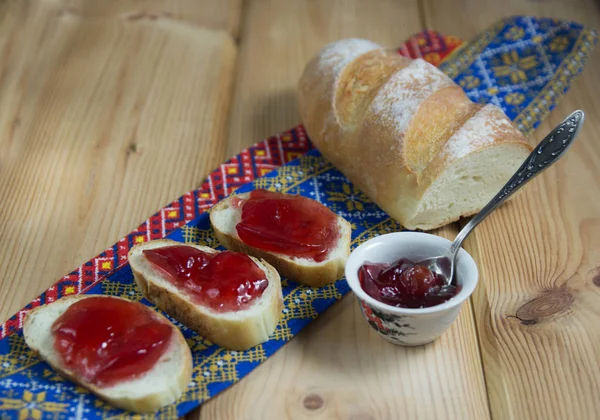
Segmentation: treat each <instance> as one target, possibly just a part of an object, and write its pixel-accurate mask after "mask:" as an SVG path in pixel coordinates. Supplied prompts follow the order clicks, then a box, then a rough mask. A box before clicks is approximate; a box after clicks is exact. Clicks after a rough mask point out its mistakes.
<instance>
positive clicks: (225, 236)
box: [210, 193, 351, 287]
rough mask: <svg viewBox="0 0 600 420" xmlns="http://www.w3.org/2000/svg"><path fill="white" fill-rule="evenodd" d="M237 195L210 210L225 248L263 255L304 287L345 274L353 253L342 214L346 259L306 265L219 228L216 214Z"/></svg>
mask: <svg viewBox="0 0 600 420" xmlns="http://www.w3.org/2000/svg"><path fill="white" fill-rule="evenodd" d="M248 195H249V193H244V194H239V195H237V197H239V198H245V197H247V196H248ZM233 197H234V196H230V197H227V198H226V199H224V200H222V201H220V202H219V203H217V204H216V205H214V206H213V207H212V208H211V209H210V221H211V225H212V227H213V231H214V233H215V236H216V238H217V240H218V241H219V243H221V245H223V246H224V247H225V248H227V249H230V250H234V251H238V252H243V253H246V254H248V255H252V256H255V257H257V258H262V259H264V260H265V261H267V262H268V263H269V264H271V265H272V266H273V267H275V269H276V270H277V271H278V272H279V274H281V275H282V276H284V277H286V278H288V279H290V280H292V281H294V282H296V283H299V284H302V285H305V286H309V287H322V286H324V285H327V284H330V283H333V282H335V281H336V280H339V279H340V278H342V277H343V275H344V268H345V266H346V259H347V257H348V255H349V254H350V242H351V241H350V239H351V238H350V234H351V227H350V223H349V222H348V221H347V220H345V219H344V218H342V217H339V216H338V222H339V223H341V224H342V225H343V226H344V229H343V232H342V237H341V238H340V241H339V243H340V244H341V246H342V247H343V256H344V257H343V258H334V259H330V260H326V261H324V262H322V263H313V264H310V265H307V264H303V263H302V260H300V261H295V260H294V259H293V258H291V257H289V256H287V255H285V254H280V253H275V252H269V251H265V250H262V249H260V248H256V247H252V246H250V245H248V244H246V243H244V242H243V241H242V240H241V239H240V237H239V236H238V235H237V233H235V234H232V233H228V232H224V231H222V230H221V229H219V227H218V223H216V222H215V220H214V218H215V215H216V214H217V213H218V212H220V211H224V210H225V209H226V208H227V207H229V206H231V200H232V199H233Z"/></svg>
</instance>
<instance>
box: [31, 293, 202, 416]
mask: <svg viewBox="0 0 600 420" xmlns="http://www.w3.org/2000/svg"><path fill="white" fill-rule="evenodd" d="M90 297H110V298H116V299H123V298H120V297H117V296H106V295H95V294H88V295H73V296H65V297H63V298H60V299H58V300H56V301H54V302H52V303H49V304H46V305H42V306H39V307H37V308H34V309H33V310H31V311H30V312H28V313H27V315H26V317H25V320H24V321H23V336H24V339H25V343H26V344H27V345H28V346H29V348H31V350H33V351H34V352H35V353H37V354H38V355H39V357H40V358H41V359H42V360H44V361H45V362H46V363H48V364H49V365H50V367H52V368H53V369H54V370H55V371H56V372H57V373H59V374H60V375H61V376H63V377H64V378H66V379H67V380H69V381H71V382H73V383H75V384H77V385H79V386H81V387H82V388H85V389H87V390H88V391H90V392H91V393H93V394H95V395H96V396H97V397H99V398H100V399H102V400H104V401H106V402H107V403H108V404H110V405H113V406H115V407H118V408H122V409H124V410H128V411H132V412H136V413H151V412H154V411H156V410H158V409H160V408H162V407H164V406H166V405H169V404H172V403H174V402H175V401H176V400H177V399H179V398H180V397H181V395H182V394H183V392H184V391H185V390H186V389H187V387H188V384H189V383H190V381H191V379H192V366H193V362H192V355H191V350H190V348H189V346H188V344H187V342H186V341H185V338H184V337H183V335H182V334H181V331H180V330H179V329H178V328H177V327H176V326H175V325H173V324H172V323H171V322H170V321H169V320H168V319H167V318H165V317H164V316H163V315H162V314H160V313H158V312H155V313H156V315H157V316H158V317H159V318H160V319H162V320H163V321H166V322H167V323H168V324H169V325H170V326H171V327H172V328H173V335H172V336H171V343H170V345H169V347H168V348H167V349H166V351H165V353H164V354H163V355H162V356H161V358H160V359H159V361H158V362H157V363H156V365H155V366H154V367H153V368H152V369H151V370H150V371H148V372H146V373H145V374H143V375H142V376H140V377H138V378H135V379H131V380H127V381H124V382H122V383H118V384H116V385H113V386H109V387H98V386H95V385H93V384H90V383H86V382H84V381H82V380H80V379H79V378H77V376H76V374H75V373H74V372H73V371H72V370H70V369H69V368H67V367H66V366H64V364H63V363H62V362H61V360H60V358H59V356H58V354H56V352H55V351H54V348H53V346H54V338H53V336H52V334H51V328H50V327H51V325H52V323H53V322H54V321H55V320H56V319H57V318H58V317H59V316H60V315H61V314H62V313H64V312H65V311H66V310H67V308H68V307H69V306H71V305H72V304H73V303H75V302H77V301H80V300H82V299H86V298H90ZM123 300H127V301H129V300H128V299H123ZM48 311H55V312H56V316H53V317H51V318H50V319H45V318H43V317H44V316H50V315H51V314H49V313H48Z"/></svg>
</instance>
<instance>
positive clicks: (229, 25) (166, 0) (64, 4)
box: [42, 0, 242, 38]
mask: <svg viewBox="0 0 600 420" xmlns="http://www.w3.org/2000/svg"><path fill="white" fill-rule="evenodd" d="M42 1H43V2H46V3H50V4H53V5H56V6H58V13H63V14H74V15H78V16H81V17H84V18H87V19H107V20H111V19H115V18H117V19H126V20H131V21H136V20H151V21H152V20H156V19H163V20H164V19H173V20H177V21H179V22H187V23H190V24H192V25H200V26H203V27H204V28H210V29H222V30H225V31H227V32H228V33H229V34H230V35H232V36H233V37H234V38H236V37H237V36H238V33H239V24H240V14H241V12H242V0H219V1H214V0H175V1H173V0H101V1H90V0H42Z"/></svg>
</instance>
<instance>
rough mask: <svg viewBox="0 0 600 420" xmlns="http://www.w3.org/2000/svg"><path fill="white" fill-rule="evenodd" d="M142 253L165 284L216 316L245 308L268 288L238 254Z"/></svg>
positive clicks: (181, 248) (183, 249) (170, 249)
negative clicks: (217, 313) (166, 280)
mask: <svg viewBox="0 0 600 420" xmlns="http://www.w3.org/2000/svg"><path fill="white" fill-rule="evenodd" d="M143 252H144V255H145V256H146V258H148V261H150V262H151V263H152V264H154V265H155V266H156V267H158V268H159V269H161V270H162V271H163V272H164V273H165V274H166V275H167V278H168V279H169V281H171V282H172V283H173V284H175V285H176V286H177V287H179V288H183V289H184V290H186V291H187V292H188V294H190V295H191V296H192V297H193V298H194V300H195V301H196V302H197V303H200V304H202V305H204V306H208V307H210V308H211V309H213V310H215V311H218V312H225V311H237V310H240V309H246V308H248V307H249V306H250V305H251V304H252V302H253V300H254V299H256V298H258V297H260V296H261V295H262V293H263V292H264V291H265V289H266V288H267V286H268V284H269V281H268V280H267V278H266V276H265V273H264V272H263V270H261V269H260V267H259V266H258V265H256V263H255V262H254V261H252V260H251V259H250V258H249V257H248V256H247V255H245V254H242V253H239V252H233V251H222V252H217V253H207V252H204V251H201V250H199V249H197V248H194V247H191V246H186V245H173V246H166V247H163V248H154V249H146V250H144V251H143Z"/></svg>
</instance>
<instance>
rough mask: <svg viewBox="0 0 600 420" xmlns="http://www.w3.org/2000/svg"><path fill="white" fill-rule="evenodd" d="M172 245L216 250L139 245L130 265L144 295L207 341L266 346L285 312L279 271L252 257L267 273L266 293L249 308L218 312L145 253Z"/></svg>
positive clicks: (231, 345) (240, 347) (242, 346)
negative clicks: (168, 276) (167, 275)
mask: <svg viewBox="0 0 600 420" xmlns="http://www.w3.org/2000/svg"><path fill="white" fill-rule="evenodd" d="M169 245H187V246H192V247H195V248H197V249H199V250H201V251H204V252H207V253H217V252H220V251H217V250H215V249H212V248H209V247H206V246H202V245H195V244H182V243H180V242H176V241H172V240H169V239H158V240H154V241H149V242H146V243H143V244H139V245H136V246H135V247H133V248H132V249H131V250H130V251H129V263H130V266H131V269H132V271H133V276H134V279H135V281H136V283H137V285H138V287H139V288H140V290H141V292H142V294H143V295H144V296H145V297H146V298H147V299H148V300H150V301H151V302H153V303H154V304H156V306H158V307H159V308H160V309H162V310H163V311H165V312H166V313H168V314H169V315H171V316H172V317H173V318H175V319H177V320H178V321H179V322H181V323H182V324H184V325H186V326H187V327H188V328H190V329H192V330H194V331H196V332H197V333H198V334H200V335H202V336H203V337H204V338H206V339H207V340H209V341H211V342H213V343H214V344H217V345H218V346H221V347H224V348H226V349H229V350H245V349H248V348H251V347H254V346H256V345H258V344H260V343H263V342H265V341H267V340H268V339H269V336H270V335H271V334H272V333H273V331H274V330H275V327H277V324H278V323H279V319H280V317H281V313H282V310H283V295H282V290H281V281H280V277H279V274H278V273H277V271H276V270H275V269H274V268H273V267H272V266H271V265H269V264H268V263H267V262H265V261H261V260H259V259H257V258H253V257H250V258H251V259H252V260H253V261H254V262H255V263H256V264H257V265H258V267H259V268H260V269H261V270H262V271H263V272H264V273H265V275H266V277H267V280H268V281H269V284H268V286H267V288H266V289H265V290H264V292H263V294H262V295H261V296H260V297H258V298H256V301H255V302H254V303H253V304H252V305H251V306H250V307H249V308H246V309H242V310H237V311H232V312H216V311H214V310H212V309H211V308H209V307H206V306H203V305H201V304H198V303H196V302H194V301H193V300H192V297H191V296H190V295H189V294H187V292H186V291H184V290H181V289H178V288H177V286H175V285H174V284H173V283H171V282H170V281H168V280H167V279H165V276H164V274H163V273H162V272H161V271H160V269H158V268H156V267H155V266H153V264H152V263H151V262H149V261H148V260H147V258H146V257H145V256H144V254H143V251H144V250H145V249H151V248H162V247H166V246H169Z"/></svg>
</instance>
